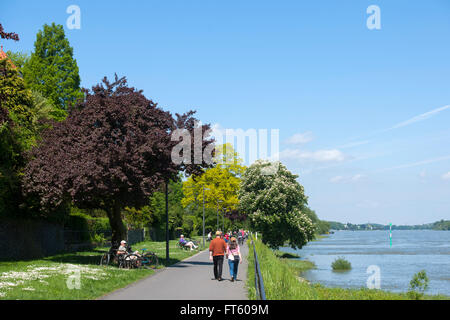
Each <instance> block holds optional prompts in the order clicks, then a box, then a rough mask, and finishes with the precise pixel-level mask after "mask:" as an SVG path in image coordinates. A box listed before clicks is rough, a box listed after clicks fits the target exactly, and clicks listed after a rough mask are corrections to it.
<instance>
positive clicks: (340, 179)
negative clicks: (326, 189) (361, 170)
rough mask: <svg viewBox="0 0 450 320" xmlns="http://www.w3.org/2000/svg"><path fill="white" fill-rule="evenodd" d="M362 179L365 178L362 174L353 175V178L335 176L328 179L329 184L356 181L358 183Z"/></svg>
mask: <svg viewBox="0 0 450 320" xmlns="http://www.w3.org/2000/svg"><path fill="white" fill-rule="evenodd" d="M364 177H365V175H363V174H355V175H354V176H351V177H343V176H335V177H333V178H331V179H330V182H331V183H339V182H357V181H360V180H361V179H362V178H364Z"/></svg>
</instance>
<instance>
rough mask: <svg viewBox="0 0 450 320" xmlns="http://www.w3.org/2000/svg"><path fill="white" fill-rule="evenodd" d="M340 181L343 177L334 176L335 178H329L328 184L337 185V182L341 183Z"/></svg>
mask: <svg viewBox="0 0 450 320" xmlns="http://www.w3.org/2000/svg"><path fill="white" fill-rule="evenodd" d="M342 179H344V177H343V176H336V177H333V178H331V179H330V182H332V183H338V182H340V181H342Z"/></svg>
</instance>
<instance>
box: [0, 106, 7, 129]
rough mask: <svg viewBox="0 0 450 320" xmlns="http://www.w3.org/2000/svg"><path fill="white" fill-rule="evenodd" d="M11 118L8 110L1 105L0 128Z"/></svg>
mask: <svg viewBox="0 0 450 320" xmlns="http://www.w3.org/2000/svg"><path fill="white" fill-rule="evenodd" d="M8 120H9V117H8V110H6V109H5V108H3V107H2V106H1V105H0V126H1V125H2V124H3V123H4V122H5V121H8Z"/></svg>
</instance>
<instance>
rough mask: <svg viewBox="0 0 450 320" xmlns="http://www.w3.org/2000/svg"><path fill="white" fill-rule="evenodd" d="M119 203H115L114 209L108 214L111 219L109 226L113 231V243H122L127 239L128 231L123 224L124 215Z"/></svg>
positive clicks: (108, 211)
mask: <svg viewBox="0 0 450 320" xmlns="http://www.w3.org/2000/svg"><path fill="white" fill-rule="evenodd" d="M121 209H122V208H121V207H120V204H119V203H115V204H114V207H112V208H109V209H108V210H107V211H106V212H107V214H108V218H109V225H110V226H111V230H112V239H111V240H112V243H113V244H114V243H115V242H116V243H120V241H122V240H126V238H127V229H126V228H125V226H124V224H123V222H122V215H121V211H122V210H121Z"/></svg>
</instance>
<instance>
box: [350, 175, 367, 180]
mask: <svg viewBox="0 0 450 320" xmlns="http://www.w3.org/2000/svg"><path fill="white" fill-rule="evenodd" d="M364 177H365V175H363V174H355V175H354V176H353V177H352V181H359V180H361V179H362V178H364Z"/></svg>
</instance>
